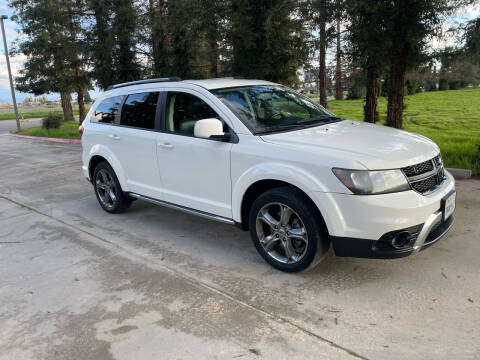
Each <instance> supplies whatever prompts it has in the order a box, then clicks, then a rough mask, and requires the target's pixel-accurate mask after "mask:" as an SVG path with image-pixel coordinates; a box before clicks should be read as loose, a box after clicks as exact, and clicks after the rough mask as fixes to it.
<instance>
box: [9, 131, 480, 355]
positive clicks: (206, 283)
mask: <svg viewBox="0 0 480 360" xmlns="http://www.w3.org/2000/svg"><path fill="white" fill-rule="evenodd" d="M80 166H81V162H80V147H79V146H78V145H64V144H52V143H48V142H42V141H38V140H25V139H17V138H13V137H10V136H7V135H3V136H0V274H1V276H0V304H1V305H0V324H2V326H0V359H2V360H3V359H67V358H68V359H71V358H78V359H177V358H182V359H232V358H241V359H260V358H262V359H263V358H264V359H273V358H275V359H297V358H304V359H382V360H383V359H480V345H479V344H480V325H479V324H480V282H479V280H478V279H479V278H480V266H479V260H478V258H479V254H480V241H479V239H480V223H479V222H478V219H479V215H480V183H479V182H474V181H465V182H460V183H458V203H457V206H458V209H457V220H456V224H455V225H454V227H453V229H452V231H451V232H450V233H449V234H448V235H447V236H446V237H445V238H444V239H442V240H441V241H440V242H439V243H438V244H436V245H434V246H432V247H431V248H429V249H428V250H426V251H424V252H421V253H420V254H418V255H416V256H413V257H409V258H406V259H399V260H385V261H383V260H366V259H348V258H336V257H334V256H329V257H327V259H326V260H325V261H324V262H323V263H322V264H320V266H318V267H317V268H316V269H314V270H313V271H311V272H308V273H302V274H296V275H293V274H284V273H280V272H278V271H276V270H274V269H272V268H270V267H269V266H268V265H267V264H266V263H265V262H264V261H263V260H262V259H261V258H260V256H259V255H258V254H257V253H256V251H255V249H254V247H253V245H252V244H251V240H250V239H249V236H248V233H245V232H242V231H240V230H238V229H237V228H235V227H232V226H228V225H224V224H219V223H215V222H211V221H208V220H205V219H202V218H197V217H194V216H190V215H186V214H183V213H179V212H176V211H173V210H169V209H165V208H161V207H156V206H153V205H150V204H147V203H144V202H140V201H137V202H135V203H134V205H133V206H132V208H131V209H130V210H129V211H128V212H127V213H125V214H120V215H109V214H107V213H105V212H103V211H102V210H101V209H100V207H99V205H98V204H97V202H96V199H95V196H94V194H93V191H92V187H91V185H90V184H89V183H88V182H86V181H85V180H84V179H83V178H82V174H81V169H80Z"/></svg>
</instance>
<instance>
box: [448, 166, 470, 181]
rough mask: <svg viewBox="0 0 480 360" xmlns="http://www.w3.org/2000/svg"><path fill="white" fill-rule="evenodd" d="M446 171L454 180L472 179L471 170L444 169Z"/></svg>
mask: <svg viewBox="0 0 480 360" xmlns="http://www.w3.org/2000/svg"><path fill="white" fill-rule="evenodd" d="M446 170H447V171H448V172H449V173H450V174H452V176H453V177H454V178H455V179H470V178H471V177H472V170H468V169H455V168H446Z"/></svg>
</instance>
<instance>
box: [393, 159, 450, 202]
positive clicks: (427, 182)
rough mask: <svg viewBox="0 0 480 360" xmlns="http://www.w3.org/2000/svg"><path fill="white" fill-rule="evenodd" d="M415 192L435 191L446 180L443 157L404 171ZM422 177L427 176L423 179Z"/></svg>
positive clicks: (408, 167)
mask: <svg viewBox="0 0 480 360" xmlns="http://www.w3.org/2000/svg"><path fill="white" fill-rule="evenodd" d="M402 170H403V173H404V174H405V176H406V177H407V179H408V182H409V183H410V186H411V187H412V189H413V190H415V191H417V192H419V193H420V194H426V193H429V192H432V191H434V190H435V189H436V188H437V187H438V186H439V185H440V184H441V183H442V182H443V180H444V178H445V172H444V169H443V161H442V156H441V155H440V154H439V155H437V156H436V157H434V158H433V159H431V160H428V161H424V162H422V163H419V164H415V165H411V166H407V167H405V168H403V169H402ZM422 175H425V176H423V177H422Z"/></svg>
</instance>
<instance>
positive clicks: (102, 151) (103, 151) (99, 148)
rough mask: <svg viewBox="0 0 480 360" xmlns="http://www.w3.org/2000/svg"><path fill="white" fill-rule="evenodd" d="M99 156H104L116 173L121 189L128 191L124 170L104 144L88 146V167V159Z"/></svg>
mask: <svg viewBox="0 0 480 360" xmlns="http://www.w3.org/2000/svg"><path fill="white" fill-rule="evenodd" d="M97 155H98V156H101V157H103V158H105V159H106V160H107V161H108V163H109V164H110V166H111V167H112V168H113V171H115V175H117V178H118V181H119V182H120V186H121V187H122V190H123V191H125V192H128V191H130V189H129V188H128V183H127V178H126V176H125V171H124V169H123V167H122V165H121V164H120V161H119V160H118V158H117V157H116V156H115V155H114V154H113V152H112V151H111V150H109V149H108V148H107V147H106V146H104V145H101V144H96V145H94V146H92V147H91V148H90V152H89V154H88V166H89V167H90V161H91V159H92V158H93V157H94V156H97Z"/></svg>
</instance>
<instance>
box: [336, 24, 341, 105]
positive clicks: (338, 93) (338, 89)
mask: <svg viewBox="0 0 480 360" xmlns="http://www.w3.org/2000/svg"><path fill="white" fill-rule="evenodd" d="M340 42H341V37H340V20H337V67H336V69H335V99H336V100H343V87H342V85H343V84H342V47H341V43H340Z"/></svg>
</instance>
